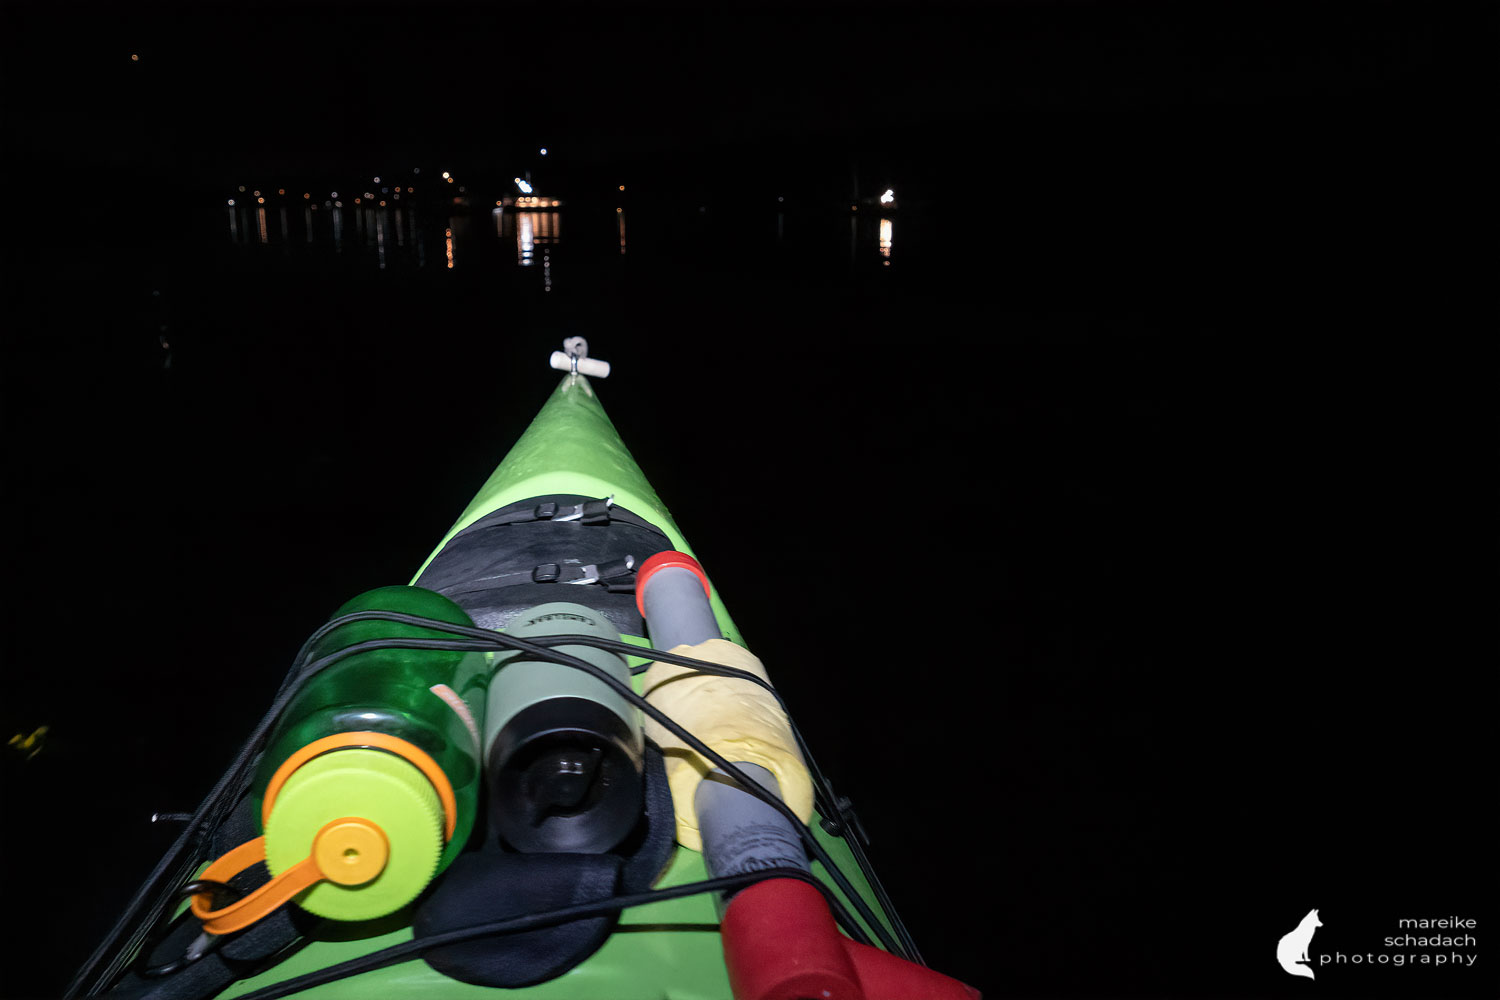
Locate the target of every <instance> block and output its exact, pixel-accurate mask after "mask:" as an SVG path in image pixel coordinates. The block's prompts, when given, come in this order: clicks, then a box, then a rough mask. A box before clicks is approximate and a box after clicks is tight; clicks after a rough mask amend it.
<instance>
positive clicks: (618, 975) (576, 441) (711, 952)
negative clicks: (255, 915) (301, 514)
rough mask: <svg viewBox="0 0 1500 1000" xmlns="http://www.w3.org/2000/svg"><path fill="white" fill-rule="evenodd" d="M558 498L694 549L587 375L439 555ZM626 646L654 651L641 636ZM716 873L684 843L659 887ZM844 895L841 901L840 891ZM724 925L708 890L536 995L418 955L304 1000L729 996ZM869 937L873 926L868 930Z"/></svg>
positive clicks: (513, 455) (733, 633) (282, 971)
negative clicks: (635, 520)
mask: <svg viewBox="0 0 1500 1000" xmlns="http://www.w3.org/2000/svg"><path fill="white" fill-rule="evenodd" d="M554 494H577V495H584V496H591V497H605V496H613V497H614V501H615V503H616V504H617V505H619V506H621V507H624V508H626V509H628V510H630V511H632V512H633V513H635V514H637V515H639V516H641V517H644V518H646V519H647V520H649V521H651V522H652V523H653V524H654V525H655V526H656V527H657V528H659V529H660V530H661V531H662V532H663V533H664V534H665V535H666V536H667V537H668V538H669V539H671V541H672V543H673V544H674V546H675V547H676V548H678V549H679V550H680V551H684V552H692V550H691V548H690V547H689V546H688V543H687V541H686V539H684V538H683V537H682V533H681V531H679V530H678V528H677V525H676V524H675V523H673V521H672V518H671V515H670V514H669V513H668V511H667V509H666V506H665V505H664V504H663V503H662V501H661V499H660V498H659V497H658V496H657V495H656V491H655V490H653V489H652V488H651V485H650V483H649V482H647V480H646V477H645V475H644V474H643V473H642V472H641V469H640V467H639V466H638V465H637V464H636V462H635V459H634V458H632V457H631V455H630V452H629V451H628V450H627V449H626V447H625V444H624V442H623V441H621V439H620V435H619V433H618V432H617V431H616V430H615V428H614V425H613V424H612V423H611V422H610V420H609V417H608V416H607V415H606V414H605V412H604V408H603V407H602V406H601V405H600V403H599V399H598V397H597V396H596V395H595V393H594V390H593V388H592V386H591V385H590V384H589V382H588V380H587V379H585V378H584V377H582V376H579V375H568V376H566V377H564V378H563V380H562V382H561V384H559V385H558V387H557V389H556V391H555V392H553V394H552V396H551V398H550V399H549V400H548V401H547V403H546V405H545V406H544V407H543V408H542V410H541V412H540V413H539V414H538V415H537V417H536V419H535V420H534V421H533V422H532V424H531V426H530V427H529V428H528V429H527V431H526V433H525V434H524V435H522V437H521V439H520V440H519V441H518V442H517V443H516V445H515V447H513V448H512V449H511V451H510V453H509V454H507V455H506V457H505V459H504V461H502V462H501V463H500V466H499V467H498V468H497V469H496V470H495V472H494V473H493V474H492V475H491V476H490V478H489V480H488V481H487V482H486V483H485V484H484V486H483V487H482V488H481V489H480V490H479V493H478V494H477V495H476V496H475V497H474V499H473V501H471V502H470V504H469V505H468V507H467V508H466V509H465V510H464V512H463V513H462V514H461V515H460V516H459V518H458V520H457V522H456V523H455V524H454V526H453V528H452V529H451V530H450V531H449V533H448V534H447V535H446V536H445V537H444V538H443V539H442V540H441V542H439V544H438V546H437V549H435V550H434V552H433V555H434V556H435V555H436V554H437V552H438V551H440V550H441V549H442V547H443V545H445V544H447V542H448V540H449V539H450V538H452V537H453V535H454V534H456V533H457V532H459V531H460V530H462V529H463V528H465V527H467V526H468V525H470V524H473V523H474V522H475V521H478V520H479V519H480V518H482V517H484V516H485V515H487V514H489V513H490V512H492V511H495V510H497V509H499V508H501V507H504V506H506V505H507V504H511V503H515V502H517V501H521V500H526V499H529V498H531V497H538V496H547V495H554ZM431 558H432V557H429V559H428V561H429V562H430V561H431ZM424 568H425V564H424ZM418 575H420V571H419V573H418ZM414 579H415V577H414ZM713 608H714V613H715V615H716V616H717V617H718V620H719V624H720V626H721V627H722V629H723V631H724V634H725V636H726V637H727V638H729V639H731V640H732V641H735V642H740V641H741V640H740V639H739V633H738V631H737V630H736V629H735V627H734V624H733V622H732V620H731V619H730V617H729V614H728V612H727V611H726V610H725V608H724V605H723V602H722V601H721V600H720V598H719V596H718V592H717V588H714V597H713ZM626 638H627V640H628V641H632V642H640V643H641V644H645V639H644V638H642V637H632V636H627V637H626ZM771 669H772V671H773V675H774V672H775V670H776V669H777V668H776V665H775V664H772V665H771ZM783 669H784V668H783ZM811 826H812V830H813V833H814V835H815V836H816V837H817V838H818V840H819V842H820V843H822V845H823V846H824V848H825V849H826V850H827V851H828V854H829V856H830V857H831V858H832V860H833V861H834V863H835V864H837V865H838V867H839V868H840V870H841V871H842V872H844V874H845V875H846V877H847V878H848V880H849V882H850V883H851V884H852V885H853V887H854V888H855V890H856V891H857V892H858V893H859V894H860V895H861V896H862V897H863V899H864V901H865V902H866V903H867V904H868V905H869V907H870V910H871V911H872V912H874V913H876V914H878V915H879V917H880V919H881V921H882V922H883V923H884V924H885V925H886V929H887V930H892V931H893V928H892V927H891V922H890V917H889V915H888V914H886V913H885V912H884V911H883V910H882V908H881V906H880V903H879V901H878V899H877V897H876V894H875V892H874V891H873V890H872V889H871V887H870V884H869V883H868V881H867V880H866V879H865V878H864V877H863V876H862V874H861V871H860V868H859V865H858V863H857V861H856V859H855V857H854V854H853V852H852V851H851V849H850V847H849V845H848V844H847V843H846V842H845V841H844V840H843V839H842V838H840V837H835V836H830V835H828V834H826V833H825V832H824V831H823V830H822V829H821V827H820V825H819V823H818V819H817V818H816V817H815V818H814V821H813V823H812V824H811ZM814 873H815V874H816V875H817V876H818V877H819V878H820V879H821V880H822V881H824V882H825V884H827V885H828V886H829V887H830V888H831V889H833V890H834V892H835V893H838V890H837V888H836V887H835V886H834V884H833V882H832V881H831V880H830V879H829V878H828V877H827V874H826V872H825V871H824V870H823V869H822V867H821V866H820V865H818V864H816V863H815V864H814ZM706 877H707V873H706V871H705V870H704V865H703V858H702V855H700V854H698V853H696V852H694V851H691V850H688V849H686V848H683V847H681V846H678V847H677V848H676V849H675V853H674V855H673V859H672V862H671V864H670V866H669V868H668V870H667V873H666V875H665V876H664V877H663V878H662V879H660V880H659V881H658V882H657V883H656V887H657V888H664V887H669V886H675V885H682V884H685V883H689V882H695V881H698V880H701V879H704V878H706ZM839 895H840V897H841V898H843V897H842V894H841V893H840V894H839ZM856 919H858V918H857V917H856ZM718 922H719V917H718V912H717V909H716V902H715V900H714V899H712V898H710V897H709V896H707V895H703V894H700V895H696V896H689V897H684V898H681V899H676V900H667V901H662V902H659V903H653V904H651V905H648V906H641V907H637V908H634V909H627V910H625V911H623V913H622V914H621V917H620V922H619V925H618V927H617V928H616V930H615V931H614V933H613V934H612V935H611V936H610V938H609V939H608V940H607V941H606V942H605V944H604V946H603V947H602V948H601V949H600V950H599V951H597V952H596V953H594V954H593V955H592V956H591V957H590V958H588V959H587V960H586V961H584V962H583V963H581V964H580V965H578V966H577V967H575V968H574V969H572V970H571V971H569V972H567V973H565V974H563V975H562V976H559V977H558V978H556V979H553V980H550V981H548V982H545V983H541V984H539V985H536V986H532V987H528V988H526V989H516V990H501V989H495V988H490V987H481V986H472V985H469V984H466V983H462V982H458V981H455V980H453V979H449V978H448V977H446V976H444V975H442V974H441V973H439V972H437V971H436V970H434V969H432V968H431V967H430V966H428V965H427V964H426V963H425V962H423V961H421V960H420V959H414V960H411V961H407V962H403V963H401V964H397V965H391V966H387V967H385V968H382V969H378V970H374V971H370V972H365V973H362V974H360V975H357V976H352V977H348V978H345V979H341V980H338V981H335V982H332V983H328V984H325V985H322V986H318V987H315V988H313V989H310V990H307V991H305V992H304V993H301V994H298V995H305V996H313V997H324V998H330V1000H331V998H335V997H347V998H350V1000H354V998H359V1000H366V998H368V997H372V996H403V997H425V996H431V997H454V998H463V997H482V996H497V995H524V996H527V997H537V998H556V1000H731V993H730V988H729V980H728V977H727V973H726V971H725V966H724V958H723V953H722V947H721V942H720V937H719V932H718ZM866 930H867V931H868V930H870V928H868V927H866ZM411 936H412V932H411V928H410V926H409V925H408V926H403V927H400V928H399V929H395V930H389V931H388V932H387V933H383V934H380V935H379V936H372V937H366V938H362V939H359V940H342V941H332V940H312V941H310V942H308V943H307V944H306V945H305V946H304V947H303V948H301V949H300V950H299V951H297V952H296V953H295V954H294V955H292V956H291V957H289V958H288V959H286V960H285V961H283V962H282V963H280V964H279V965H277V966H276V967H274V968H272V969H271V970H269V971H267V972H265V973H263V974H261V975H259V976H256V977H254V978H252V979H246V980H241V981H240V982H238V983H236V984H235V985H234V986H233V987H231V988H230V989H228V990H226V991H225V992H224V993H222V994H220V995H221V996H223V997H236V996H241V995H244V994H247V993H250V992H252V991H254V990H257V989H260V988H262V987H266V986H270V985H273V984H276V983H280V982H283V981H285V980H288V979H291V978H293V977H294V976H298V975H301V974H304V973H307V972H312V971H315V970H318V969H322V968H325V967H327V966H330V965H335V964H338V963H340V962H343V961H347V960H349V959H353V958H357V957H359V956H361V955H365V954H368V953H370V952H373V951H376V950H378V949H380V948H384V947H387V946H390V945H394V944H399V943H402V942H404V941H408V940H410V939H411Z"/></svg>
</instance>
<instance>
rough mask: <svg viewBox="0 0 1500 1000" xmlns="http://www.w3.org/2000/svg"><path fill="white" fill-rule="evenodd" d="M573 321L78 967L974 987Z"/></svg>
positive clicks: (698, 994) (111, 971)
mask: <svg viewBox="0 0 1500 1000" xmlns="http://www.w3.org/2000/svg"><path fill="white" fill-rule="evenodd" d="M566 346H567V347H568V348H569V349H570V350H569V353H568V355H562V357H563V358H564V359H565V363H564V364H558V363H557V358H558V357H559V355H554V364H555V365H556V366H557V367H564V368H567V369H569V370H568V374H566V375H565V376H564V377H563V378H562V380H561V382H560V383H559V384H558V386H557V388H556V389H555V391H554V392H553V393H552V395H551V397H550V398H549V399H548V400H547V402H546V404H545V405H544V406H543V407H542V409H541V411H540V413H539V414H538V415H537V416H536V418H535V419H534V420H533V421H532V423H531V425H530V426H529V427H528V428H527V430H526V431H525V433H524V434H523V435H522V436H521V438H520V440H519V441H517V442H516V444H515V446H514V447H513V448H512V449H511V450H510V452H509V453H508V454H507V455H506V456H505V458H504V460H503V461H502V462H501V463H500V465H499V467H498V468H496V470H495V471H494V473H493V474H492V475H491V476H490V477H489V479H488V480H487V481H486V482H485V483H484V485H483V486H482V487H481V488H480V489H479V491H478V493H477V494H476V495H475V497H474V499H473V500H472V501H471V502H470V503H469V505H468V506H467V507H466V508H465V509H464V511H463V513H462V514H460V515H459V517H458V519H457V521H456V522H455V523H454V525H453V527H452V528H451V529H450V530H449V531H448V533H447V534H446V535H445V536H444V537H443V538H442V540H441V541H440V542H439V543H438V545H437V547H436V548H435V549H434V550H433V553H432V555H431V556H429V557H428V559H427V560H426V561H425V562H424V563H423V564H422V566H421V567H420V568H419V569H418V571H417V573H416V574H415V576H414V577H413V578H412V581H411V584H410V585H409V586H408V587H405V588H382V589H381V590H379V591H372V592H370V594H367V595H362V596H361V597H360V598H358V599H356V600H355V601H351V602H350V603H349V604H348V605H346V606H345V607H344V608H342V609H340V612H339V613H338V614H337V615H335V618H334V619H333V621H331V622H330V623H329V624H328V625H326V626H324V627H323V628H322V629H320V630H319V631H318V632H317V633H315V634H314V637H313V639H311V640H309V644H308V646H307V647H305V652H304V654H302V655H300V656H299V658H298V662H297V664H295V665H294V667H293V671H292V674H291V675H289V678H288V681H287V683H286V684H285V685H284V686H283V690H282V693H281V694H280V695H278V699H277V702H276V704H275V705H274V706H273V708H272V711H271V712H270V713H268V715H267V718H266V720H265V722H263V723H262V726H261V727H260V728H259V729H258V730H257V731H256V733H255V734H254V735H252V737H251V740H250V742H249V743H247V746H246V748H245V751H244V752H243V753H242V754H241V756H240V759H239V760H237V761H236V765H235V766H234V767H232V768H231V769H230V772H229V773H228V774H226V776H225V780H223V781H221V782H220V785H219V787H218V788H216V789H215V791H214V792H213V793H211V795H210V797H209V799H208V800H207V801H206V802H205V803H204V805H203V807H201V808H200V810H199V811H198V813H197V814H195V817H194V819H193V821H192V822H191V823H190V824H189V829H188V830H187V831H186V832H185V833H184V835H183V838H182V839H180V840H179V842H178V845H176V846H175V847H174V849H173V852H169V855H168V856H167V857H166V858H164V859H163V861H162V863H161V864H160V865H158V867H157V870H156V872H154V873H153V875H152V877H151V879H149V880H148V882H147V885H146V886H145V887H144V888H143V889H142V891H141V893H139V894H138V895H137V897H136V899H135V900H134V901H133V902H132V904H131V907H130V908H129V909H128V910H127V913H126V915H125V917H124V918H122V921H121V924H120V925H119V926H117V928H116V932H115V933H114V934H112V935H111V937H110V939H109V940H107V941H106V942H105V943H104V945H103V946H101V948H100V949H99V951H98V952H96V954H95V955H94V957H93V958H92V959H91V960H90V963H89V964H88V965H87V966H86V967H85V969H84V970H83V971H82V972H81V973H80V974H79V977H78V979H77V980H76V981H75V984H74V987H73V989H72V991H70V995H90V996H92V995H98V994H102V993H109V994H110V995H116V996H120V997H127V996H128V997H162V998H165V997H169V996H170V997H209V996H221V997H225V998H234V997H242V998H252V1000H269V998H270V997H273V996H289V995H298V996H300V995H304V994H307V995H313V996H318V997H322V998H336V997H350V998H354V997H360V998H363V997H368V996H371V995H376V996H381V995H402V996H411V997H419V996H432V997H443V998H446V997H454V998H461V997H480V996H494V995H496V994H495V990H496V989H497V988H505V989H511V990H522V991H523V992H524V993H525V995H526V996H529V997H537V998H543V1000H545V998H549V997H550V998H558V1000H561V998H567V1000H596V998H597V1000H632V998H640V1000H660V998H684V1000H686V998H701V1000H708V998H726V1000H727V998H731V997H732V998H734V1000H772V998H795V997H804V996H819V997H841V998H849V1000H856V998H868V1000H887V998H889V1000H896V998H910V997H919V996H930V997H937V998H953V1000H969V998H972V997H977V996H978V994H977V992H975V991H973V990H972V989H971V988H970V987H967V986H964V985H963V984H961V983H958V982H957V981H956V980H953V979H949V978H948V977H945V976H941V975H939V974H937V973H935V972H932V971H931V970H928V969H926V968H925V967H924V966H922V965H921V964H920V957H919V955H918V954H917V952H916V949H915V946H914V945H913V944H912V941H911V938H910V936H909V935H908V934H907V932H906V930H905V928H904V927H903V926H902V925H901V923H900V921H899V919H898V918H897V917H896V915H895V913H894V910H893V909H892V907H891V905H890V902H889V900H888V898H887V897H886V895H885V893H884V891H883V890H882V889H881V888H880V885H879V882H878V880H877V879H876V878H875V876H874V874H873V872H872V871H871V870H870V867H869V864H868V859H867V858H866V857H865V854H864V851H863V849H862V847H861V845H860V842H859V836H861V835H862V831H858V830H857V825H856V824H855V823H854V822H851V819H852V814H850V813H849V811H848V804H847V801H846V800H841V799H839V798H838V797H837V796H836V795H835V794H834V793H833V792H832V790H831V788H830V787H829V786H828V784H827V782H826V780H825V779H824V778H823V777H822V775H821V774H820V773H819V772H818V770H817V767H816V764H815V763H814V762H813V760H812V758H811V756H810V755H809V754H808V753H807V750H806V746H805V744H804V743H803V742H802V740H801V737H800V735H799V734H798V733H797V732H796V730H795V727H794V726H792V724H791V722H790V719H789V717H788V716H787V714H786V712H785V711H784V709H783V707H782V706H781V704H780V699H779V696H777V695H776V694H775V691H774V688H773V687H772V686H771V684H770V680H769V677H768V676H767V675H766V672H765V669H764V667H762V666H761V665H760V662H759V660H757V659H756V658H755V657H754V656H753V655H751V654H750V653H749V652H748V651H747V650H746V649H745V648H744V642H743V640H742V638H741V636H740V633H739V631H738V630H737V628H736V627H735V625H734V622H733V620H732V619H731V618H730V615H729V612H728V610H727V609H726V608H725V606H724V602H723V600H722V598H721V597H720V595H719V593H718V589H717V588H716V587H714V586H713V584H712V581H711V579H710V578H709V577H708V575H707V574H706V573H705V572H704V571H703V570H702V568H701V566H699V564H698V562H697V560H696V557H695V556H694V554H693V550H692V549H691V548H690V546H689V544H688V542H687V540H686V539H685V538H684V537H683V535H682V532H681V531H680V530H679V528H678V527H677V525H676V524H675V523H674V522H673V520H672V517H671V515H670V513H669V512H668V510H667V508H666V506H665V504H663V503H662V501H661V499H660V497H658V496H657V494H656V492H655V490H653V489H652V487H651V485H650V483H649V482H648V481H647V479H646V477H645V475H644V474H643V473H642V471H641V469H640V467H639V466H638V465H637V464H636V462H635V460H634V459H633V458H632V457H631V455H630V452H629V451H628V450H627V449H626V447H625V444H624V442H623V441H622V440H621V438H620V435H619V433H618V432H617V431H616V429H615V427H614V425H613V424H612V423H611V422H610V419H609V417H608V416H607V415H606V414H605V412H604V409H603V407H602V405H601V404H600V401H599V399H598V396H597V395H596V393H595V391H594V388H593V386H592V385H591V384H590V382H589V380H588V378H587V377H586V375H584V374H582V373H581V372H582V371H586V370H594V371H599V372H601V373H607V370H608V369H607V366H602V367H601V364H602V363H598V362H596V361H594V360H593V359H587V348H586V346H585V345H583V344H581V342H580V341H578V340H573V341H570V342H569V344H568V345H566ZM580 363H582V369H580ZM413 601H415V602H416V603H412V602H413ZM564 637H565V639H566V641H565V642H564ZM653 645H654V646H656V647H657V649H656V650H653V649H652V648H651V647H652V646H653ZM642 654H644V655H642ZM653 661H654V662H653ZM648 665H649V666H648ZM382 671H383V672H382ZM393 671H395V672H394V673H393ZM423 671H426V672H425V673H424V672H423ZM434 671H437V672H436V673H434ZM417 677H419V678H420V679H418V680H413V679H412V678H417ZM379 678H384V679H383V680H381V679H379ZM434 678H437V679H438V680H439V683H435V684H430V685H429V684H428V683H427V682H428V681H429V680H432V679H434ZM381 685H385V686H384V687H381ZM377 688H378V689H379V692H378V693H372V692H373V691H375V690H376V689H377ZM397 692H416V693H415V694H399V695H398V694H397ZM431 695H437V698H432V697H431ZM402 699H406V700H402ZM398 702H399V706H398V707H400V711H396V710H395V709H392V710H391V712H389V713H387V715H388V717H386V716H382V715H381V711H383V709H378V708H377V709H372V708H371V707H370V706H371V705H373V704H376V703H379V704H382V705H386V704H390V705H395V704H397V703H398ZM329 706H333V707H329ZM351 706H358V708H357V710H356V708H355V707H351ZM340 713H342V714H340ZM356 715H357V716H358V718H359V719H363V720H367V721H364V722H359V723H358V724H355V723H351V722H350V721H349V719H350V718H353V717H354V716H356ZM370 720H373V721H370ZM341 796H342V798H341ZM333 800H337V804H334V801H333ZM423 817H429V818H425V819H424V818H423ZM445 817H446V819H445ZM470 829H472V831H473V832H472V834H471V833H470V832H469V831H470ZM257 833H259V834H260V836H259V837H256V836H253V835H255V834H257ZM236 841H243V843H238V845H237V846H236ZM226 852H227V853H226ZM215 858H218V860H217V861H215V860H214V859H215ZM419 858H427V859H428V860H420V859H419ZM261 861H264V866H261V865H259V864H258V863H259V862H261ZM403 866H404V867H403ZM205 869H207V870H205ZM424 873H426V874H424ZM190 880H191V881H190ZM299 880H300V881H299ZM220 883H223V886H222V887H221V886H220ZM309 886H311V888H309ZM278 887H282V888H280V889H278ZM278 892H280V896H278V895H277V893H278ZM257 896H259V897H260V898H261V899H263V900H264V902H263V903H261V904H258V905H256V904H252V903H251V899H252V898H254V897H257ZM234 897H239V898H238V899H237V900H236V899H235V898H234ZM189 899H191V902H192V906H191V907H190V908H189V907H187V906H186V905H185V904H186V901H187V900H189ZM287 899H291V902H290V903H287V902H286V900H287ZM412 900H415V901H414V902H412ZM283 904H285V905H283ZM237 909H238V910H239V911H240V912H242V913H245V914H249V916H248V917H241V918H239V919H230V918H229V917H228V916H227V915H228V914H230V912H231V911H235V910H237ZM174 911H175V916H174ZM319 918H322V919H319ZM216 920H217V921H218V923H215V921H216ZM481 928H482V929H483V933H481V931H480V929H481ZM148 932H149V933H148Z"/></svg>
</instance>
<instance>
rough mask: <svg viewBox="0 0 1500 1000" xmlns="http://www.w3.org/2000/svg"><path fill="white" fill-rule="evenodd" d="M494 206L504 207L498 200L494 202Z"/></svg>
mask: <svg viewBox="0 0 1500 1000" xmlns="http://www.w3.org/2000/svg"><path fill="white" fill-rule="evenodd" d="M495 207H496V208H504V207H505V206H504V205H502V204H500V203H499V202H498V201H497V202H495Z"/></svg>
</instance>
